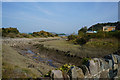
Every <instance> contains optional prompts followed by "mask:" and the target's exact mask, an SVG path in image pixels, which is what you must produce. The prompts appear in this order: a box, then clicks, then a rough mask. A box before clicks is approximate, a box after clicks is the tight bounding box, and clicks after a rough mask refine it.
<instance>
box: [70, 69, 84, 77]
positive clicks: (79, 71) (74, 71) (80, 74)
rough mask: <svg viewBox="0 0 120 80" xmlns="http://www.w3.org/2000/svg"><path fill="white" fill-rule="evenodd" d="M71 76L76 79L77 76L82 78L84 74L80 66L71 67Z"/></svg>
mask: <svg viewBox="0 0 120 80" xmlns="http://www.w3.org/2000/svg"><path fill="white" fill-rule="evenodd" d="M72 78H74V79H77V78H84V74H83V71H82V69H81V68H78V67H74V68H73V69H72Z"/></svg>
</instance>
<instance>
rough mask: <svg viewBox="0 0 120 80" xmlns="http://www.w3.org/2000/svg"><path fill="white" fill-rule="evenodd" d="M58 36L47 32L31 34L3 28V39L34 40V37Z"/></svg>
mask: <svg viewBox="0 0 120 80" xmlns="http://www.w3.org/2000/svg"><path fill="white" fill-rule="evenodd" d="M54 36H57V34H52V33H49V32H46V31H40V32H33V33H31V34H27V33H20V32H19V30H18V29H17V28H11V27H10V28H2V37H10V38H16V37H18V38H32V37H54Z"/></svg>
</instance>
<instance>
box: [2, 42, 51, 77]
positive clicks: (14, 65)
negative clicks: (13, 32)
mask: <svg viewBox="0 0 120 80" xmlns="http://www.w3.org/2000/svg"><path fill="white" fill-rule="evenodd" d="M2 47H3V50H2V53H3V57H2V64H3V65H2V77H3V78H31V77H32V78H37V77H41V76H43V75H44V74H46V73H47V72H48V71H49V70H51V69H53V68H52V67H50V66H48V65H45V64H42V63H39V64H38V63H36V62H35V61H34V60H32V59H29V58H27V57H25V56H23V55H20V54H19V53H18V52H17V51H15V50H14V49H13V48H11V47H9V46H8V45H4V44H3V46H2ZM31 65H32V66H31Z"/></svg>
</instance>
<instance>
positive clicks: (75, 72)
mask: <svg viewBox="0 0 120 80" xmlns="http://www.w3.org/2000/svg"><path fill="white" fill-rule="evenodd" d="M71 72H72V79H75V80H77V71H76V67H74V68H72V70H71Z"/></svg>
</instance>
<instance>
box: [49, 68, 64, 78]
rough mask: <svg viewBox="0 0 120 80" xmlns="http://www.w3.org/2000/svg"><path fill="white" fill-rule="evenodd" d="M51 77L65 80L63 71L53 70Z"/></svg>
mask: <svg viewBox="0 0 120 80" xmlns="http://www.w3.org/2000/svg"><path fill="white" fill-rule="evenodd" d="M51 77H52V79H55V80H57V79H61V80H64V79H63V75H62V71H60V70H52V71H51Z"/></svg>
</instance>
